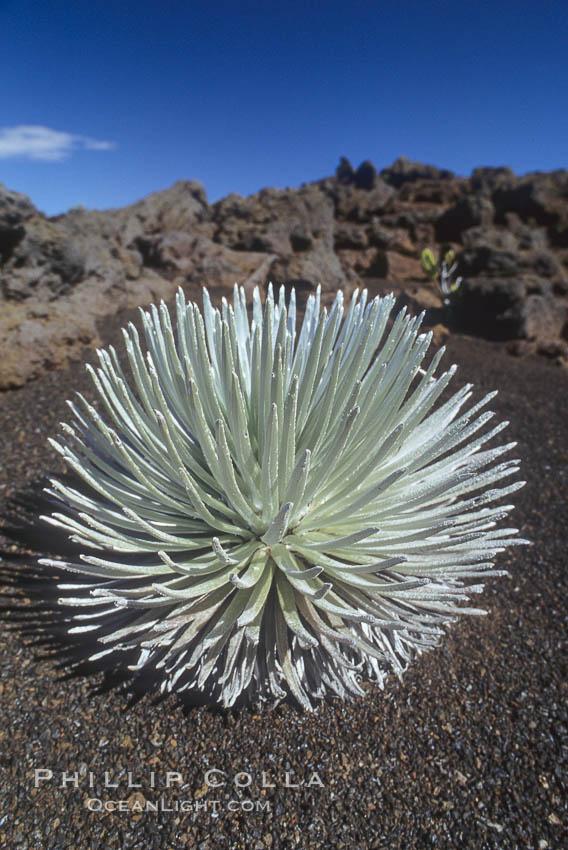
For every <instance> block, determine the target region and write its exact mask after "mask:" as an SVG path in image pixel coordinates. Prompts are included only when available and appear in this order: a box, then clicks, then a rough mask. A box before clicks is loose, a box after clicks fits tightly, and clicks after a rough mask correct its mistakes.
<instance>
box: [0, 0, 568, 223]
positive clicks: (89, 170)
mask: <svg viewBox="0 0 568 850" xmlns="http://www.w3.org/2000/svg"><path fill="white" fill-rule="evenodd" d="M567 60H568V2H567V0H540V2H535V0H509V2H506V1H505V0H495V2H485V0H477V2H471V1H470V0H437V2H426V0H422V2H419V0H406V2H405V0H398V2H391V1H390V0H386V1H385V2H381V1H380V0H377V2H375V1H374V0H367V1H366V2H364V0H351V2H349V3H347V2H346V0H341V2H336V0H320V2H314V0H303V2H299V0H288V1H287V2H285V3H270V2H267V0H264V2H252V0H240V2H226V0H212V2H208V3H207V2H192V0H0V65H1V66H2V70H3V73H2V78H3V86H2V94H1V97H0V105H1V108H0V181H2V182H4V183H5V184H6V185H7V186H8V187H10V188H12V189H17V190H19V191H22V192H25V193H26V194H28V195H30V197H31V198H32V200H33V201H34V203H35V204H36V205H37V206H38V207H39V208H40V209H42V210H43V211H45V212H46V213H48V214H50V215H51V214H55V213H58V212H63V211H65V210H66V209H68V208H69V207H70V206H73V205H75V204H83V205H85V206H86V207H88V208H99V209H104V208H108V207H116V206H123V205H124V204H127V203H132V202H134V201H135V200H138V199H139V198H141V197H143V196H144V195H146V194H148V193H149V192H152V191H155V190H157V189H165V188H167V187H168V186H170V185H171V184H172V183H173V182H175V181H176V180H179V179H189V178H196V179H198V180H201V181H202V182H203V183H204V185H205V188H206V190H207V194H208V197H209V200H210V201H214V200H217V199H218V198H220V197H223V196H224V195H226V194H228V193H229V192H238V193H239V194H242V195H247V194H250V193H252V192H255V191H257V190H258V189H260V188H262V187H263V186H278V187H285V186H299V185H300V184H301V183H302V182H309V181H311V180H316V179H318V178H320V177H324V176H327V175H330V174H332V173H333V172H334V170H335V167H336V165H337V163H338V161H339V157H340V156H341V155H344V156H347V157H348V158H349V159H350V160H351V161H352V162H353V164H354V165H358V164H359V163H360V162H361V161H362V160H364V159H371V160H372V161H373V162H374V163H375V165H376V166H377V168H379V169H380V168H383V167H385V166H387V165H390V163H391V162H392V161H393V160H394V159H395V158H396V157H397V156H399V155H400V154H404V155H406V156H407V157H408V158H409V159H415V160H419V161H422V162H427V163H430V164H433V165H438V166H439V167H443V168H450V169H452V170H453V171H455V172H456V173H458V174H469V173H470V172H471V170H472V168H474V167H475V166H477V165H509V166H511V167H512V168H513V170H514V171H515V172H516V173H517V174H523V173H526V172H527V171H531V170H537V169H540V170H550V169H554V168H567V167H568V161H567V160H568V109H567V107H568V67H567V66H568V62H567Z"/></svg>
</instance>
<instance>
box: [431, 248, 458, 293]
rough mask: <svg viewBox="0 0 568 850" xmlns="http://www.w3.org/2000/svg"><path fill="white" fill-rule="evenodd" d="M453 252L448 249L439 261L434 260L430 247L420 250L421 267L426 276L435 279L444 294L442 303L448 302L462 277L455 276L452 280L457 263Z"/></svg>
mask: <svg viewBox="0 0 568 850" xmlns="http://www.w3.org/2000/svg"><path fill="white" fill-rule="evenodd" d="M455 256H456V255H455V253H454V252H453V251H452V250H451V249H450V250H449V251H446V253H445V254H444V258H443V259H442V261H441V262H440V261H439V260H436V258H435V256H434V254H433V253H432V251H431V250H430V248H425V249H424V250H423V251H422V258H421V259H422V269H423V271H424V274H425V275H426V277H428V278H429V279H430V280H432V281H437V282H438V284H439V286H440V289H441V291H442V295H443V296H444V304H446V305H447V304H450V303H451V298H452V295H454V294H455V293H456V292H457V291H458V289H459V288H460V286H461V282H462V279H463V278H461V277H457V278H456V279H455V280H452V278H453V276H454V274H455V273H456V271H457V267H458V266H457V263H456V262H455Z"/></svg>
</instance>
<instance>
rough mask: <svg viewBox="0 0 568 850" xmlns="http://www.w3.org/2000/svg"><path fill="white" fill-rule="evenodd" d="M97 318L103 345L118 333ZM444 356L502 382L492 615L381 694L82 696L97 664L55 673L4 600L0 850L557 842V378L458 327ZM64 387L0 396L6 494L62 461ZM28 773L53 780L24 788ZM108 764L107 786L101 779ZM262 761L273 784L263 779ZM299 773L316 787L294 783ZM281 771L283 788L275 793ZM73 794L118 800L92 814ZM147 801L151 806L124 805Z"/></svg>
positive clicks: (561, 677)
mask: <svg viewBox="0 0 568 850" xmlns="http://www.w3.org/2000/svg"><path fill="white" fill-rule="evenodd" d="M107 331H108V334H109V338H114V339H115V340H116V341H117V342H118V343H119V338H118V335H117V328H116V327H114V328H112V327H110V328H108V329H107ZM448 362H457V363H458V364H459V365H460V369H459V370H458V374H457V376H456V378H455V379H454V381H453V382H452V383H453V385H455V387H456V388H457V386H459V385H460V384H462V383H465V382H466V381H472V382H473V383H475V385H476V393H477V395H476V397H477V398H479V397H480V396H481V394H482V393H484V392H486V391H488V390H490V389H495V388H497V389H499V390H500V392H499V396H498V397H497V398H496V399H495V401H494V402H493V403H492V408H493V409H494V410H496V412H497V414H498V416H499V418H500V419H503V418H506V419H510V420H511V426H510V428H509V430H508V431H507V438H508V439H516V440H518V442H519V446H518V450H517V452H518V456H520V457H521V458H522V459H523V477H525V478H526V479H527V481H528V484H527V486H526V487H525V488H524V489H523V490H521V491H520V492H519V493H517V494H515V496H514V497H513V499H514V501H515V503H516V504H517V505H518V507H517V510H516V511H515V512H514V514H513V524H514V525H516V526H518V527H519V528H520V529H521V532H522V534H523V536H525V537H529V538H530V539H531V540H532V541H533V542H534V545H533V546H530V547H518V548H516V549H513V550H511V552H510V553H509V554H508V555H507V556H506V557H502V558H501V560H500V565H501V566H503V565H504V564H505V565H506V566H507V568H508V569H510V576H509V577H506V578H501V579H490V580H489V584H488V587H487V589H486V590H485V592H484V594H483V595H482V596H481V597H480V600H479V604H480V605H481V606H482V607H485V608H487V609H488V610H489V612H490V613H489V616H488V617H477V618H473V617H470V618H467V619H464V620H463V621H462V622H460V623H458V624H456V625H454V626H453V627H452V628H451V629H450V630H449V632H448V635H447V637H446V639H445V640H444V641H443V644H442V646H441V647H440V648H439V649H438V650H437V651H435V652H432V653H430V654H428V655H424V656H422V657H420V658H417V659H416V661H415V663H414V664H413V666H412V667H411V669H410V670H409V672H408V673H407V675H406V676H405V679H404V682H403V683H402V684H401V683H399V682H398V681H397V680H396V679H395V678H392V679H389V681H388V687H387V690H386V691H385V692H381V691H380V690H379V689H378V688H375V687H369V688H368V692H367V695H366V697H365V698H364V699H360V700H357V701H355V702H353V703H351V704H343V703H340V702H337V701H331V702H329V703H327V704H325V705H322V706H320V707H319V708H318V710H317V711H316V712H315V713H314V714H311V715H309V714H302V713H300V712H299V711H298V710H296V709H295V708H294V707H293V706H290V705H281V706H279V707H277V708H276V709H275V710H274V711H267V710H264V711H262V712H261V711H258V710H256V709H254V708H253V709H247V710H241V711H233V712H229V713H222V712H218V711H213V710H211V709H208V708H183V707H181V706H180V705H179V703H178V701H177V700H176V698H168V699H167V700H163V701H161V702H160V701H156V699H155V698H153V697H150V696H147V697H144V698H143V699H142V700H140V701H138V702H132V700H130V699H129V696H128V693H125V692H121V691H120V690H110V691H106V692H97V688H98V686H100V684H101V681H102V676H101V674H98V675H96V676H90V677H84V676H81V677H77V676H76V677H73V678H68V679H62V678H61V671H60V670H58V669H57V666H56V658H54V657H48V658H43V659H39V660H38V658H37V649H36V648H34V647H32V646H31V645H30V640H29V639H28V638H25V637H24V636H22V634H21V632H20V631H18V630H15V631H14V630H13V628H12V627H11V626H10V623H13V622H14V615H13V614H12V613H10V612H9V611H8V612H5V614H4V617H3V620H4V628H3V640H2V647H1V659H0V670H1V683H0V714H1V719H2V723H1V729H0V739H1V752H2V754H1V761H2V768H3V774H2V784H1V791H0V794H1V803H0V846H1V847H6V848H10V850H12V848H21V850H24V848H30V850H31V848H34V850H36V849H37V850H44V848H45V850H68V848H69V850H71V849H72V850H110V848H112V850H115V848H116V849H117V850H118V848H122V850H129V849H130V848H132V850H134V848H137V850H154V848H167V850H177V848H184V847H191V848H198V850H209V848H211V850H213V848H234V850H237V848H239V849H240V848H247V850H262V848H286V849H287V848H295V847H298V848H337V850H339V848H358V849H360V850H364V848H389V849H390V848H393V850H396V848H401V849H402V850H409V848H415V847H416V848H430V847H435V848H476V850H485V848H487V849H489V848H491V850H493V848H495V850H508V848H533V850H545V849H546V848H557V847H562V846H568V844H563V840H564V838H565V836H566V831H565V830H566V825H567V824H568V813H567V810H566V808H567V797H566V782H567V778H566V772H565V771H566V745H567V743H568V741H567V727H568V709H567V701H566V695H567V683H566V654H565V651H566V599H567V594H566V592H567V583H568V571H567V559H566V541H567V539H568V519H567V512H566V502H567V499H566V497H567V486H566V484H567V480H566V479H567V440H566V423H567V421H568V418H567V412H568V411H567V407H568V392H567V390H568V374H567V373H566V372H565V371H563V370H562V369H561V368H560V367H557V366H555V365H554V364H552V363H550V362H548V361H546V360H544V359H536V358H532V359H531V358H529V359H524V360H520V359H514V358H513V357H511V356H510V355H508V354H507V353H506V351H505V350H504V348H503V346H501V345H499V344H496V343H495V344H491V343H488V342H484V341H479V340H473V339H470V338H467V337H460V336H456V337H454V338H453V339H452V340H451V341H450V344H449V353H448V355H447V357H446V363H448ZM74 389H82V390H83V391H86V392H90V381H89V379H88V377H87V376H86V374H85V372H84V368H83V367H82V366H77V367H73V368H72V369H70V370H68V371H66V372H59V373H53V374H50V375H48V376H46V377H45V378H43V379H41V380H39V381H37V382H35V383H33V384H31V385H29V386H27V387H25V388H24V389H21V390H15V391H11V392H7V393H5V394H4V395H3V396H2V398H1V400H0V433H1V434H2V439H1V444H0V463H1V464H2V468H1V469H0V485H1V487H2V490H1V491H0V495H1V496H2V499H4V498H8V497H9V496H10V495H13V494H14V493H16V492H17V491H19V490H21V488H22V487H23V486H24V485H25V484H26V482H29V481H31V480H33V479H34V478H35V477H36V476H37V475H38V474H40V473H42V472H46V471H53V470H54V469H56V468H58V464H57V461H56V459H55V457H54V453H53V451H52V450H51V449H50V447H49V446H48V445H47V443H46V438H47V436H49V435H50V434H53V433H54V432H55V431H56V430H57V424H58V422H59V421H60V420H66V419H67V418H68V416H67V408H66V407H65V405H64V400H65V399H66V398H68V397H70V396H71V395H72V392H73V390H74ZM517 452H516V453H515V455H517ZM12 560H13V563H10V553H9V552H8V551H6V552H4V562H3V564H0V569H4V570H5V571H6V574H8V573H9V572H10V570H11V569H13V568H14V565H16V566H17V567H18V569H19V570H26V569H29V566H28V565H31V564H32V560H31V559H29V560H28V561H26V560H25V559H24V560H23V561H22V560H20V561H16V560H15V559H12ZM8 578H9V576H8ZM8 578H7V579H6V585H7V593H9V594H13V592H14V590H13V583H11V582H10V581H9V580H8ZM8 601H9V600H8ZM476 604H478V600H477V599H476ZM4 606H5V607H6V600H5V602H4ZM8 607H9V606H8ZM212 768H215V769H217V770H220V771H225V773H226V777H224V778H225V780H226V783H227V784H226V785H224V786H222V787H219V788H209V789H208V788H207V786H206V784H205V772H206V771H207V770H208V769H212ZM34 769H45V770H51V771H53V778H52V779H51V781H45V782H43V783H41V784H40V786H39V787H37V788H35V787H34ZM63 771H67V772H68V774H71V773H72V772H75V771H77V773H78V785H79V787H78V788H76V787H74V786H73V784H72V783H71V781H69V782H68V785H67V787H61V785H62V772H63ZM105 771H109V774H110V775H109V777H108V778H109V780H110V781H111V782H113V783H118V787H106V788H105ZM128 771H130V772H131V777H130V779H131V782H130V786H131V787H129V782H128ZM167 771H177V772H179V773H180V774H181V775H182V778H183V783H184V784H183V786H179V785H173V787H171V788H169V789H168V788H166V787H165V785H166V772H167ZM240 771H245V772H246V773H248V774H250V777H251V784H250V785H249V786H248V787H242V788H239V787H237V785H236V784H235V782H234V779H235V778H236V780H237V781H240V782H241V783H245V782H247V781H248V778H247V777H246V776H244V775H241V776H239V775H238V774H239V772H240ZM263 771H264V773H265V779H266V780H267V781H268V782H270V783H272V786H273V787H263ZM152 772H153V774H154V775H153V780H154V782H152ZM89 773H92V774H93V776H92V785H93V787H90V786H89ZM314 773H316V774H317V776H318V777H319V779H320V781H321V785H319V784H311V785H308V782H309V780H310V777H312V779H313V776H312V775H313V774H314ZM287 775H288V785H289V786H291V784H292V783H295V786H297V787H287ZM215 777H216V778H219V777H221V774H215ZM67 778H68V779H69V780H71V778H72V777H71V775H69V776H68V777H67ZM107 784H108V783H107ZM135 784H137V785H139V786H140V787H133V786H134V785H135ZM152 784H154V787H152ZM265 784H266V783H265ZM88 800H91V801H93V800H94V801H95V803H91V805H95V806H98V805H99V803H98V802H96V801H101V803H100V805H103V806H104V805H105V804H106V803H108V802H109V801H126V802H124V803H123V806H124V807H125V808H126V807H128V808H127V810H125V811H119V810H115V811H105V810H104V809H103V810H102V811H90V810H89V808H88V805H87V803H88ZM144 800H145V801H148V802H150V803H156V804H157V805H158V806H160V807H161V808H162V810H161V811H157V812H152V811H146V812H143V813H141V812H140V811H139V810H138V811H137V810H136V807H135V803H136V802H138V804H140V803H142V805H144V803H143V801H144ZM133 807H134V808H133ZM139 808H140V805H138V809H139Z"/></svg>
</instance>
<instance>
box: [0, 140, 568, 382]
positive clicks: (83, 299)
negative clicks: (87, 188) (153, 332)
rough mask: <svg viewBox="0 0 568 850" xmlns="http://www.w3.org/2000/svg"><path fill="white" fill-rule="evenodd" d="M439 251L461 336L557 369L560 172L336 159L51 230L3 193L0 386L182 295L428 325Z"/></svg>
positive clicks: (65, 218) (567, 293) (160, 197)
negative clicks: (236, 189)
mask: <svg viewBox="0 0 568 850" xmlns="http://www.w3.org/2000/svg"><path fill="white" fill-rule="evenodd" d="M436 246H438V248H439V249H440V250H441V249H442V248H443V247H446V246H447V247H452V248H453V249H454V251H455V252H456V255H457V259H458V266H459V274H461V275H463V277H464V283H463V285H462V289H461V293H460V298H459V300H458V301H457V302H456V305H455V308H454V310H453V313H452V316H451V320H452V322H453V323H454V324H455V326H456V327H458V328H461V329H463V330H466V331H467V332H470V333H474V334H481V335H483V336H486V337H490V338H496V339H510V340H517V341H518V344H517V348H518V350H522V349H523V348H530V347H531V346H532V348H535V347H538V348H539V349H540V350H542V351H543V352H545V353H548V354H549V355H554V356H560V357H564V358H568V344H567V342H566V304H567V300H568V172H566V171H555V172H550V173H540V172H536V173H534V174H528V175H525V176H524V177H516V176H515V175H514V174H513V172H512V171H511V170H510V169H509V168H476V169H475V170H474V171H473V173H472V175H471V177H469V178H466V177H457V176H455V175H454V174H452V173H451V172H450V171H444V170H440V169H437V168H434V167H433V166H429V165H423V164H421V163H412V162H409V161H408V160H407V159H405V158H404V157H400V158H399V159H397V160H396V161H395V162H394V163H393V165H392V166H390V167H389V168H385V169H383V171H381V172H380V173H378V172H377V171H376V169H375V167H374V166H373V164H372V163H370V162H368V161H367V162H364V163H362V164H361V165H360V166H359V168H357V169H354V168H353V167H352V165H351V164H350V163H349V162H348V160H346V159H345V158H342V159H341V161H340V164H339V166H338V168H337V171H336V174H335V176H333V177H329V178H325V179H323V180H318V181H316V182H314V183H310V184H307V185H303V186H302V187H301V188H299V189H285V190H279V189H263V190H262V191H260V192H258V193H257V194H255V195H251V196H250V197H248V198H242V197H240V196H239V195H234V194H232V195H229V196H227V197H226V198H223V199H222V200H221V201H219V202H217V203H216V204H211V205H209V204H208V203H207V198H206V195H205V190H204V188H203V186H202V185H201V184H200V183H198V182H197V181H193V180H192V181H180V182H178V183H176V184H175V185H174V186H172V188H170V189H167V190H165V191H162V192H156V193H154V194H152V195H149V196H148V197H147V198H144V199H143V200H141V201H139V202H138V203H136V204H133V205H131V206H128V207H125V208H123V209H118V210H107V211H104V212H99V211H85V210H75V211H70V212H68V213H67V214H65V215H61V216H57V217H55V218H47V217H45V216H44V215H43V214H41V213H40V212H38V210H37V209H36V208H35V207H34V206H33V204H32V203H31V201H30V200H29V199H28V198H27V197H26V196H25V195H21V194H19V193H17V192H13V191H11V190H8V189H6V188H5V187H4V186H2V184H0V350H1V351H2V358H1V361H0V388H6V387H13V386H20V385H22V384H23V383H25V382H26V381H27V380H29V379H30V378H33V377H36V376H37V375H39V374H41V373H42V372H44V371H45V370H47V369H49V368H57V367H61V366H64V365H65V364H66V363H67V362H68V360H69V359H70V358H75V357H78V356H80V355H81V351H82V348H83V346H84V345H95V344H98V342H99V338H98V335H97V323H99V322H101V321H102V320H103V319H104V317H105V316H107V315H109V313H114V312H115V311H117V310H119V309H121V308H125V307H132V306H136V305H142V304H146V303H148V302H150V301H154V300H157V299H160V298H165V299H167V298H169V297H170V296H171V295H172V294H173V292H174V291H175V289H176V288H177V287H178V286H179V285H181V286H183V287H185V288H188V287H192V286H196V285H202V284H207V285H210V286H214V287H229V286H232V285H233V283H235V282H239V283H241V284H243V285H244V286H245V287H246V288H249V289H251V288H252V287H253V286H254V285H256V284H257V283H258V284H260V285H266V284H267V283H268V281H272V282H273V283H275V284H280V283H286V284H291V285H295V286H296V288H297V290H298V291H299V292H300V293H301V294H304V295H307V294H308V293H309V292H310V291H313V290H314V289H315V287H316V286H317V284H318V283H320V282H321V284H322V287H323V289H324V293H325V292H329V293H332V292H335V290H336V289H337V288H343V289H344V290H345V291H346V292H349V291H351V290H352V288H353V287H355V286H358V285H359V286H360V285H370V286H371V288H372V289H373V290H374V291H379V290H380V289H383V290H391V289H393V288H394V289H395V291H396V292H398V293H400V294H402V295H403V296H404V298H405V300H406V303H408V304H410V305H411V306H412V307H415V308H421V307H426V308H430V310H431V311H433V312H432V313H431V316H432V317H433V320H434V319H435V317H436V316H437V315H438V318H439V315H440V313H441V310H440V308H441V307H442V302H441V299H440V296H439V293H438V292H437V291H436V288H435V286H432V285H431V284H429V283H428V282H427V281H426V280H425V278H424V275H423V272H422V269H421V265H420V253H421V251H422V249H423V248H425V247H432V248H434V249H435V247H436Z"/></svg>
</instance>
